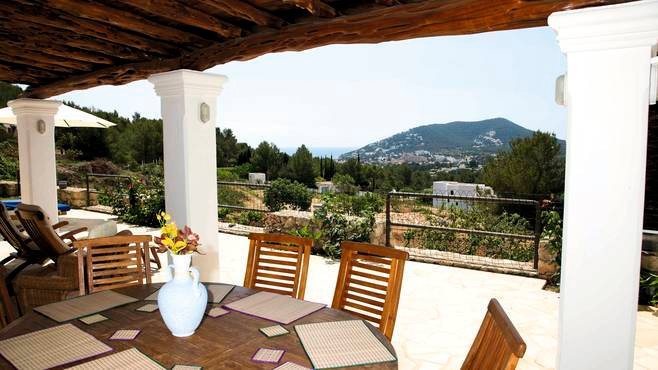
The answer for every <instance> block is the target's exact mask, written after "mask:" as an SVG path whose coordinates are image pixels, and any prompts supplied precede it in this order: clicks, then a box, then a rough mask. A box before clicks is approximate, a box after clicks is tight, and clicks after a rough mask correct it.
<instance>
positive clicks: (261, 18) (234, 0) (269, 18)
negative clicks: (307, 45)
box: [199, 0, 286, 28]
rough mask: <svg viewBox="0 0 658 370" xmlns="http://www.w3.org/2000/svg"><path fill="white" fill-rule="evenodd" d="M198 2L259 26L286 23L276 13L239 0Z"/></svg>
mask: <svg viewBox="0 0 658 370" xmlns="http://www.w3.org/2000/svg"><path fill="white" fill-rule="evenodd" d="M199 2H201V3H203V4H204V5H206V6H209V7H211V8H213V9H216V10H217V11H218V12H220V13H222V14H226V15H227V16H229V17H234V18H239V19H244V20H247V21H249V22H253V23H255V24H257V25H259V26H268V27H274V28H281V27H283V26H284V25H285V24H286V21H284V20H283V19H281V18H279V17H277V16H276V15H274V14H272V13H269V12H266V11H264V10H261V9H259V8H257V7H255V6H253V5H251V4H249V3H247V2H244V1H241V0H199Z"/></svg>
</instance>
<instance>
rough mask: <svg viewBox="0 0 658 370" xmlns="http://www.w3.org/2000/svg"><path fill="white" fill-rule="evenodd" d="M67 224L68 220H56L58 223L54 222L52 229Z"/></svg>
mask: <svg viewBox="0 0 658 370" xmlns="http://www.w3.org/2000/svg"><path fill="white" fill-rule="evenodd" d="M68 224H69V222H68V221H61V222H58V223H56V224H54V225H53V230H57V229H59V228H60V227H62V226H66V225H68Z"/></svg>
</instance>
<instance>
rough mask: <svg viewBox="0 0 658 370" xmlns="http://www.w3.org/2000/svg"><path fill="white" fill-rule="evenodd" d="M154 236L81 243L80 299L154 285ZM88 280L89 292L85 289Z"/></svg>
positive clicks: (79, 269) (77, 244) (107, 238)
mask: <svg viewBox="0 0 658 370" xmlns="http://www.w3.org/2000/svg"><path fill="white" fill-rule="evenodd" d="M150 242H151V236H150V235H116V236H110V237H106V238H97V239H87V240H78V241H75V242H73V246H74V247H75V248H76V249H78V272H79V273H78V275H79V279H80V295H84V294H86V293H87V292H89V293H95V292H99V291H102V290H107V289H117V288H123V287H127V286H133V285H142V284H144V278H146V283H147V284H151V269H150V268H145V267H144V262H143V261H148V260H149V258H150V257H149V249H150V248H149V243H150ZM85 276H86V282H87V284H86V285H87V289H85Z"/></svg>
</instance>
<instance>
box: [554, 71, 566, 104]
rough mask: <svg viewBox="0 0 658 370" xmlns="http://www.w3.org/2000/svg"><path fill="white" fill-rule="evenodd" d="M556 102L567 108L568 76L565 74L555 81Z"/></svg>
mask: <svg viewBox="0 0 658 370" xmlns="http://www.w3.org/2000/svg"><path fill="white" fill-rule="evenodd" d="M555 102H556V103H557V104H558V105H561V106H563V107H566V106H567V75H566V74H563V75H561V76H559V77H558V78H557V79H556V80H555Z"/></svg>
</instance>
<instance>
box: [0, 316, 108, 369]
mask: <svg viewBox="0 0 658 370" xmlns="http://www.w3.org/2000/svg"><path fill="white" fill-rule="evenodd" d="M109 351H112V348H111V347H108V346H107V345H106V344H105V343H103V342H101V341H99V340H98V339H96V338H94V337H93V336H92V335H90V334H87V333H85V332H84V331H82V330H80V329H78V328H77V327H75V326H73V325H72V324H64V325H58V326H54V327H52V328H48V329H43V330H39V331H35V332H32V333H28V334H24V335H20V336H17V337H13V338H9V339H5V340H3V341H0V355H2V357H4V358H6V359H7V360H8V361H9V362H11V364H12V365H14V367H16V368H17V369H27V370H30V369H48V368H51V367H55V366H61V365H65V364H69V363H71V362H75V361H79V360H83V359H85V358H89V357H92V356H96V355H100V354H102V353H105V352H109Z"/></svg>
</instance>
